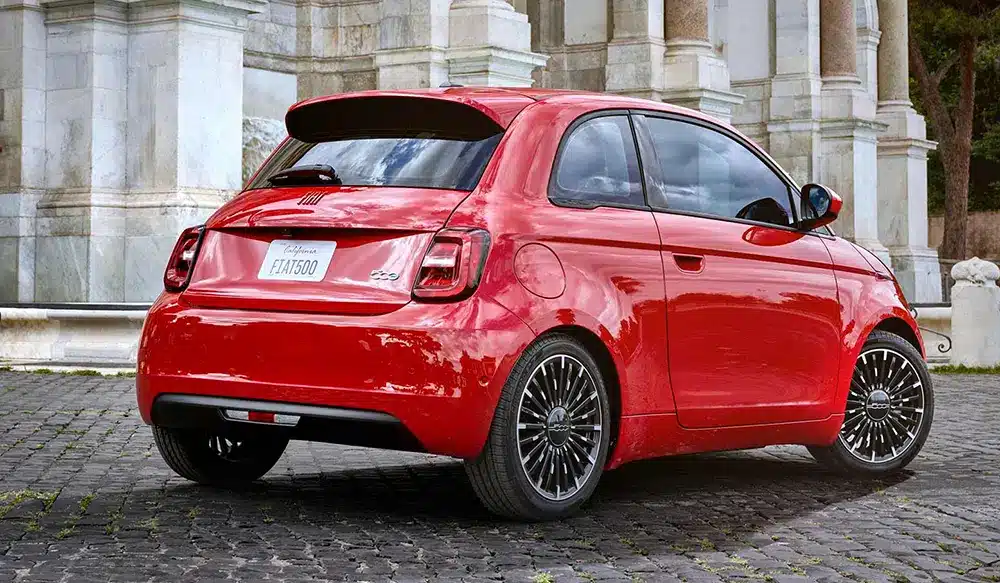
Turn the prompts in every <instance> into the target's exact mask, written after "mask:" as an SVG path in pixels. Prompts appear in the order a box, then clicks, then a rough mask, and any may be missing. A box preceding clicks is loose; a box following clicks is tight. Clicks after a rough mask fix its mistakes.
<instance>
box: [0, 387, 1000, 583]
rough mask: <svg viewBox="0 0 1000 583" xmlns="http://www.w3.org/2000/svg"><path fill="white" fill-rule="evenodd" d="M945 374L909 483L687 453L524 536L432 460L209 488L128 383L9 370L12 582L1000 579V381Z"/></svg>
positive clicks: (309, 447)
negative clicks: (160, 442) (164, 442)
mask: <svg viewBox="0 0 1000 583" xmlns="http://www.w3.org/2000/svg"><path fill="white" fill-rule="evenodd" d="M935 381H936V386H937V393H938V398H937V418H936V420H935V427H934V430H933V432H932V434H931V439H930V441H929V442H928V444H927V446H926V447H925V449H924V453H923V454H922V455H921V456H920V457H919V458H918V459H917V461H916V462H915V463H914V464H913V465H912V466H911V469H912V471H911V472H909V473H907V474H906V475H902V476H899V477H898V478H895V479H893V480H892V481H887V482H882V483H880V482H856V481H848V480H844V479H842V478H839V477H837V476H834V475H832V474H829V473H826V472H824V471H823V470H821V469H820V468H819V467H818V466H817V465H816V464H814V463H813V462H812V461H811V459H810V458H809V457H808V455H807V454H806V452H805V450H804V449H802V448H793V447H788V448H769V449H766V450H757V451H753V452H741V453H732V454H722V455H707V456H693V457H684V458H672V459H666V460H657V461H651V462H642V463H636V464H631V465H627V466H625V467H623V468H621V469H620V470H617V471H615V472H612V473H610V474H607V475H606V476H605V479H604V481H603V482H602V484H601V486H600V488H599V489H598V491H597V494H596V497H595V499H594V501H593V502H592V503H591V504H590V506H589V507H587V508H586V511H585V512H584V513H582V514H581V515H580V516H578V517H576V518H573V519H571V520H566V521H563V522H558V523H549V524H535V525H527V524H520V523H513V522H504V521H498V520H495V519H493V518H491V517H490V516H489V515H487V514H486V513H485V512H484V511H483V510H482V509H481V508H480V506H479V505H478V504H477V502H476V500H475V498H474V496H473V493H472V491H471V490H470V488H469V486H468V485H467V484H466V482H465V475H464V472H463V471H462V468H461V466H460V465H459V464H458V463H456V462H455V461H452V460H448V459H442V458H434V457H430V456H422V455H413V454H400V453H393V452H380V451H375V450H365V449H358V448H345V447H336V446H329V445H314V444H304V443H293V444H292V445H291V446H290V447H289V449H288V451H287V453H286V454H285V456H284V457H283V458H282V459H281V461H280V462H278V465H277V466H276V467H275V469H274V470H272V471H271V472H270V473H269V474H268V475H267V476H266V478H265V482H262V483H260V484H259V485H256V486H254V487H252V488H251V489H249V490H247V491H242V492H226V491H220V490H212V489H207V488H201V487H197V486H194V485H192V484H190V483H188V482H185V481H184V480H181V479H179V478H176V477H174V476H173V474H171V473H170V471H169V470H168V469H167V467H166V465H165V464H164V463H163V462H162V461H161V460H160V459H159V456H158V454H157V453H156V450H155V449H154V447H153V444H152V440H151V437H150V432H149V429H148V428H147V427H145V426H144V425H142V423H141V421H140V419H139V417H138V414H137V413H136V410H135V407H134V397H133V389H132V380H131V379H128V378H108V377H85V376H69V375H61V374H49V375H43V374H37V373H36V374H30V373H12V372H0V517H2V518H0V581H6V580H15V581H60V580H62V581H72V582H77V581H88V580H94V581H107V580H114V581H149V580H154V581H166V580H189V581H195V580H198V581H208V580H223V579H241V580H262V579H273V580H283V581H312V580H350V581H361V580H367V581H384V580H388V579H392V580H393V581H419V580H428V579H429V580H442V581H443V580H464V581H487V580H499V579H503V580H512V581H533V582H536V583H544V582H551V581H557V582H564V581H596V580H600V581H604V580H622V581H678V580H680V581H718V580H747V581H751V580H763V581H806V580H824V581H834V580H855V581H892V582H901V581H927V580H936V579H942V580H963V581H1000V378H998V377H982V376H981V377H975V376H968V377H962V376H938V377H936V378H935Z"/></svg>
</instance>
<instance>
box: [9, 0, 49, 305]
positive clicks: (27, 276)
mask: <svg viewBox="0 0 1000 583" xmlns="http://www.w3.org/2000/svg"><path fill="white" fill-rule="evenodd" d="M44 188H45V14H44V12H43V9H42V7H41V6H40V5H39V4H38V1H37V0H11V1H8V2H4V3H2V4H0V302H18V301H20V302H30V301H32V300H33V299H34V294H35V279H34V273H35V237H34V235H35V207H36V203H37V202H38V199H39V198H41V196H42V194H43V193H44Z"/></svg>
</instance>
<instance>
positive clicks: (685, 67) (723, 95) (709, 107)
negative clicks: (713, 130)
mask: <svg viewBox="0 0 1000 583" xmlns="http://www.w3.org/2000/svg"><path fill="white" fill-rule="evenodd" d="M666 47H667V52H666V56H665V57H664V61H663V100H664V101H667V102H669V103H673V104H675V105H680V106H682V107H688V108H690V109H696V110H698V111H701V112H703V113H706V114H708V115H712V116H715V117H717V118H719V119H721V120H723V121H725V122H726V123H729V121H730V120H731V119H732V117H733V109H734V108H735V107H736V106H738V105H740V104H742V103H743V96H742V95H738V94H736V93H733V92H732V91H730V84H729V67H728V65H726V62H725V61H724V60H722V59H721V58H719V57H718V56H716V55H715V53H714V51H713V50H712V45H711V44H709V43H707V42H702V41H691V40H670V41H667V43H666Z"/></svg>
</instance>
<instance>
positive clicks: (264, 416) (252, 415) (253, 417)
mask: <svg viewBox="0 0 1000 583" xmlns="http://www.w3.org/2000/svg"><path fill="white" fill-rule="evenodd" d="M247 420H248V421H256V422H258V423H274V413H264V412H263V411H250V412H249V414H248V415H247Z"/></svg>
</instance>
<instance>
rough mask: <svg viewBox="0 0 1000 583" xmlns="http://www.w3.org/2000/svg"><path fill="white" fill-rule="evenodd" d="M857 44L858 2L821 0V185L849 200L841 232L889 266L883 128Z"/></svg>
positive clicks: (840, 220)
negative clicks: (881, 167) (882, 210)
mask: <svg viewBox="0 0 1000 583" xmlns="http://www.w3.org/2000/svg"><path fill="white" fill-rule="evenodd" d="M857 46H858V32H857V24H856V21H855V16H854V0H821V2H820V74H821V75H822V78H823V90H822V93H821V102H822V119H821V121H820V153H821V155H820V172H819V177H820V181H821V182H823V183H824V184H826V185H828V186H830V187H832V188H833V189H834V190H836V191H837V192H838V193H839V194H840V195H841V196H842V197H843V198H844V208H843V210H842V211H841V214H840V218H839V219H838V220H837V222H836V224H835V225H834V228H835V229H836V230H837V232H838V233H839V234H841V235H844V236H845V237H848V238H851V239H853V240H854V241H855V242H856V243H858V244H859V245H862V246H864V247H865V248H867V249H869V250H871V251H872V252H874V253H875V254H877V255H878V256H879V257H880V258H882V260H883V261H887V262H888V260H889V253H888V251H887V250H886V248H885V246H884V245H883V244H882V243H881V242H880V241H879V233H878V231H879V222H878V214H879V213H878V211H879V207H878V165H877V148H876V141H877V136H878V134H879V132H880V131H882V130H883V129H884V126H883V125H882V124H879V123H878V122H876V121H875V104H874V102H873V101H872V98H871V96H870V95H869V94H868V93H867V92H866V91H865V89H864V86H863V85H862V83H861V79H860V78H859V77H858V64H857Z"/></svg>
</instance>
